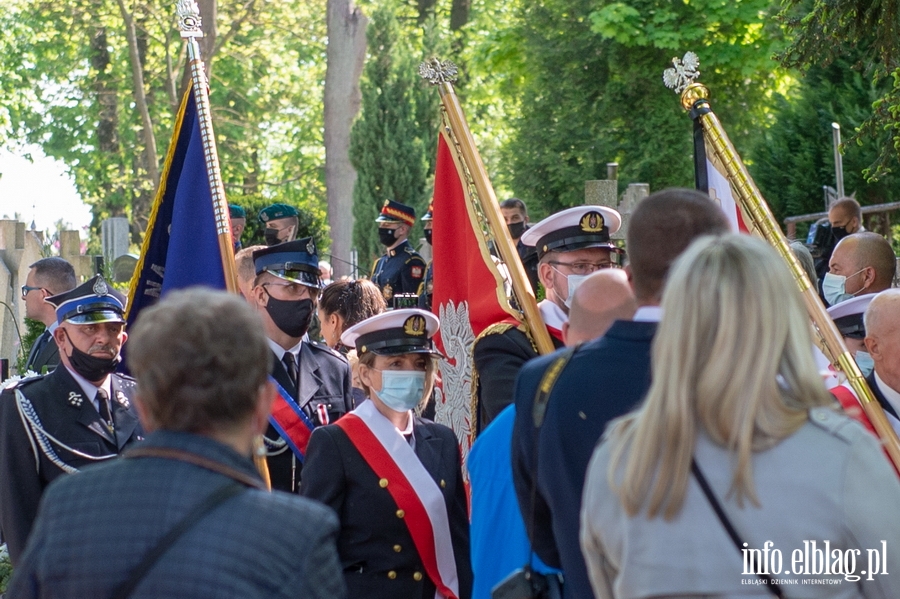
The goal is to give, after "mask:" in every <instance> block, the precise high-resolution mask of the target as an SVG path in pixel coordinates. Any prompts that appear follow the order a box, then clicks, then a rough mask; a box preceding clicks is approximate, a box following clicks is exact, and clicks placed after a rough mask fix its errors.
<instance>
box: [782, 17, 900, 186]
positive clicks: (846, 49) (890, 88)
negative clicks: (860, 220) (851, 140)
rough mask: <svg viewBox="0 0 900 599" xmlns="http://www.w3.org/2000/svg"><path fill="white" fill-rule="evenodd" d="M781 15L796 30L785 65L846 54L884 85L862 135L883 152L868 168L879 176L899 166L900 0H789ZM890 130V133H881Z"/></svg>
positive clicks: (821, 61)
mask: <svg viewBox="0 0 900 599" xmlns="http://www.w3.org/2000/svg"><path fill="white" fill-rule="evenodd" d="M780 16H781V18H782V19H783V20H784V22H785V23H786V24H787V27H788V28H789V29H790V31H791V32H792V33H793V34H794V39H793V40H792V43H791V45H790V46H789V47H788V48H787V50H786V51H785V52H784V53H783V54H782V56H781V59H782V60H783V62H784V64H786V65H787V66H792V67H800V68H804V69H805V68H810V67H813V66H827V65H829V64H831V62H832V61H834V60H835V59H838V58H842V57H846V56H848V55H852V56H854V57H855V58H856V59H857V60H856V61H855V62H854V63H853V64H851V65H846V64H845V66H851V67H852V68H854V69H856V70H858V71H860V72H861V73H864V76H865V77H866V78H871V79H873V80H874V81H875V83H876V85H877V87H878V88H879V89H880V94H879V96H878V97H877V98H876V99H875V100H874V101H873V103H872V111H871V113H870V114H869V116H868V118H866V120H865V121H864V122H862V123H861V124H860V127H859V133H860V134H861V135H863V136H868V137H870V138H874V139H875V140H877V141H876V143H877V144H878V148H879V153H878V155H877V156H876V159H875V160H874V161H873V163H872V164H871V165H870V166H869V168H868V169H866V174H867V175H868V176H870V177H878V176H881V175H884V174H886V173H888V172H890V171H891V169H893V168H896V166H897V161H898V159H900V0H881V1H879V2H868V1H866V0H843V1H841V2H835V1H834V0H786V1H785V2H784V9H783V10H782V12H781V15H780ZM884 131H887V132H888V134H889V135H888V136H886V137H885V136H883V135H882V132H884Z"/></svg>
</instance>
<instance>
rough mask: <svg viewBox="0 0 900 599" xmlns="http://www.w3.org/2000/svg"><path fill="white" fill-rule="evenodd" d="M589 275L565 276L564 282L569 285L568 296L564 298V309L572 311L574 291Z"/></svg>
mask: <svg viewBox="0 0 900 599" xmlns="http://www.w3.org/2000/svg"><path fill="white" fill-rule="evenodd" d="M589 276H590V275H566V282H567V283H568V285H569V295H568V296H567V297H566V301H565V302H564V303H565V304H566V308H568V309H570V310H571V309H572V298H573V297H575V290H576V289H578V287H579V286H580V285H581V284H582V283H584V280H585V279H586V278H588V277H589Z"/></svg>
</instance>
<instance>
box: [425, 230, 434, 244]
mask: <svg viewBox="0 0 900 599" xmlns="http://www.w3.org/2000/svg"><path fill="white" fill-rule="evenodd" d="M432 231H434V229H425V241H427V242H428V245H434V244H433V243H432V242H431V232H432Z"/></svg>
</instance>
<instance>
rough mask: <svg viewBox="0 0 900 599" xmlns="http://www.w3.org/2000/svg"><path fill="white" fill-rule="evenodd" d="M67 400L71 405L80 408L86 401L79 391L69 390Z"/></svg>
mask: <svg viewBox="0 0 900 599" xmlns="http://www.w3.org/2000/svg"><path fill="white" fill-rule="evenodd" d="M66 401H68V402H69V405H70V406H74V407H76V408H80V407H81V404H82V403H84V397H82V396H81V394H80V393H78V392H77V391H69V398H68V399H67V400H66Z"/></svg>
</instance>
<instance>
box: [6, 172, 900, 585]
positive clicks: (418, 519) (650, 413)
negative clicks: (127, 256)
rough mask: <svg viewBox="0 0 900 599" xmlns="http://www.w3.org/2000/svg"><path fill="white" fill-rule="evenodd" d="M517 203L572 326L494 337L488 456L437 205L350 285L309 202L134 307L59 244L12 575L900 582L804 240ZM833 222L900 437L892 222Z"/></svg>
mask: <svg viewBox="0 0 900 599" xmlns="http://www.w3.org/2000/svg"><path fill="white" fill-rule="evenodd" d="M500 210H501V213H502V215H503V217H504V219H505V221H506V224H507V227H508V234H509V237H510V239H511V240H512V241H513V243H514V244H515V246H516V248H517V252H518V255H519V258H520V259H521V261H522V263H523V266H524V267H525V272H526V274H527V275H528V277H527V278H528V281H527V283H528V284H529V285H532V286H533V288H534V289H533V290H534V291H538V290H540V294H541V297H542V298H543V299H542V300H541V301H540V302H539V304H538V310H539V313H540V315H541V319H542V321H543V326H545V327H546V329H547V332H548V334H549V335H550V338H551V339H552V341H553V344H554V345H555V347H556V348H557V349H556V351H554V352H553V353H550V354H546V355H539V352H538V350H537V346H536V344H535V342H534V334H533V331H531V330H529V329H528V327H527V326H526V325H524V324H523V323H522V322H519V321H517V320H516V319H514V318H509V319H507V320H504V321H500V322H496V323H493V324H492V325H490V326H488V327H487V328H486V329H485V330H484V331H483V332H481V334H480V335H478V337H477V339H476V340H475V342H474V343H472V344H471V347H469V353H470V354H469V355H470V359H471V361H472V365H473V373H472V377H471V378H472V381H473V389H472V397H473V406H472V411H471V413H470V415H469V417H470V419H471V424H472V429H473V430H474V434H475V441H474V444H473V445H472V447H471V451H470V452H469V453H468V458H467V460H466V463H465V464H463V463H462V459H461V455H462V454H461V450H460V446H459V437H458V435H457V432H455V431H453V430H450V429H449V428H448V427H446V426H443V425H441V424H436V423H434V422H432V421H431V420H429V419H428V418H427V415H429V414H433V413H434V406H433V402H434V401H441V399H440V398H441V395H440V394H438V393H436V392H435V387H436V384H437V382H438V381H439V380H440V370H441V362H442V360H445V359H447V358H446V356H442V355H441V353H440V352H439V351H438V349H437V347H436V345H435V343H434V336H435V334H436V333H438V331H439V329H440V324H441V323H440V322H439V319H438V317H437V316H436V314H438V313H439V306H437V305H435V302H434V300H435V294H434V283H435V281H436V280H437V281H438V282H440V277H441V273H440V272H433V268H432V264H431V263H426V261H425V260H424V259H423V258H422V257H421V256H420V254H419V253H418V252H417V251H416V250H415V248H414V247H413V244H412V243H411V242H410V240H409V233H410V230H411V228H412V227H413V225H414V224H415V222H416V213H415V210H413V209H412V208H411V207H409V206H405V205H403V204H401V203H399V202H396V201H393V200H386V201H385V203H384V206H383V207H382V209H381V212H380V214H379V216H378V218H377V220H376V223H375V226H377V228H378V233H379V240H380V242H381V244H382V245H383V246H384V248H385V250H384V254H383V255H382V256H381V257H380V258H378V260H376V262H375V264H374V265H373V268H372V271H371V272H370V273H369V276H368V277H366V278H360V279H358V280H350V279H346V278H345V279H339V280H337V281H333V282H332V281H330V279H331V272H330V265H328V264H327V263H323V262H320V259H319V253H318V250H317V248H316V246H315V242H314V240H313V238H312V237H306V238H302V239H296V236H297V233H298V218H297V216H298V213H297V211H296V209H294V208H293V207H291V206H286V205H283V204H276V205H273V206H270V207H268V208H266V209H264V210H262V211H261V212H260V215H259V219H260V222H261V223H263V225H264V226H265V233H266V235H265V239H266V244H267V245H265V246H252V247H248V248H242V247H241V242H240V235H241V232H242V231H243V226H244V224H245V218H246V214H245V212H244V211H243V210H242V209H240V208H239V207H232V212H231V217H232V232H233V242H234V249H235V252H236V271H237V276H238V282H239V287H240V291H241V294H240V295H229V294H226V293H223V292H217V291H212V290H208V289H199V288H195V289H189V290H185V291H177V292H172V293H170V294H168V295H166V296H165V297H163V298H162V299H161V300H160V301H159V302H158V303H157V304H156V305H155V306H153V307H151V308H148V309H146V310H144V311H143V312H142V313H141V314H140V316H139V317H138V320H137V322H136V324H135V325H134V326H133V327H130V330H128V331H126V330H125V318H124V316H125V313H126V310H125V303H126V300H125V298H124V297H123V296H122V295H121V294H120V293H118V292H117V291H116V290H115V289H114V288H112V287H111V286H110V285H108V284H107V283H106V281H104V279H103V278H102V277H101V276H99V275H98V276H95V277H93V278H92V279H90V280H89V281H87V282H84V283H82V284H80V285H79V284H77V281H76V279H75V276H74V271H73V269H72V267H71V265H69V264H68V263H67V262H66V261H65V260H62V259H60V258H45V259H42V260H39V261H38V262H36V263H34V264H33V265H32V266H31V269H30V271H29V273H28V277H27V279H26V281H25V284H24V285H22V287H21V293H22V299H23V301H24V302H25V307H26V315H27V316H28V317H29V318H32V319H34V320H38V321H40V322H42V323H43V324H45V325H46V327H47V330H46V332H45V333H44V334H43V335H42V336H41V337H39V338H38V339H37V340H36V342H35V343H34V345H33V347H32V348H31V350H30V353H29V355H28V360H27V364H26V369H27V371H28V372H27V373H26V375H25V376H24V377H21V378H15V379H11V380H10V381H7V382H6V383H5V385H4V390H3V392H2V395H0V531H2V537H3V540H4V542H5V543H6V544H7V547H8V551H9V556H10V558H11V560H12V564H13V566H14V576H13V579H12V582H11V585H10V587H9V590H8V591H7V597H9V598H19V597H23V598H25V597H48V598H49V597H73V598H74V597H104V598H105V597H115V598H124V597H148V598H149V597H185V598H187V597H260V598H262V597H322V598H339V597H344V596H346V597H351V598H356V597H384V598H385V599H387V598H391V599H393V598H416V599H419V598H422V599H426V598H427V599H430V598H432V597H450V598H459V599H468V598H469V597H475V598H479V599H486V598H488V597H493V598H495V599H525V598H529V597H535V598H538V597H544V598H548V599H551V598H563V597H565V598H572V599H574V598H585V599H588V598H592V597H597V598H598V599H599V598H604V599H606V598H617V599H639V598H662V597H681V598H687V597H710V598H714V597H715V598H718V597H765V596H769V595H773V596H779V597H797V598H800V597H835V598H844V597H846V598H852V597H866V598H886V599H896V598H897V597H900V559H898V557H897V556H898V555H900V553H898V552H900V520H898V519H897V518H895V517H893V515H892V512H893V509H895V507H896V505H898V504H900V481H898V477H897V468H896V466H897V464H896V463H893V464H892V462H891V459H890V451H885V446H886V445H887V444H889V443H890V440H889V439H885V432H884V430H880V429H879V427H878V426H875V425H874V424H873V416H872V414H873V411H872V410H871V409H867V410H862V409H861V408H860V401H859V399H858V395H859V393H858V388H854V385H851V384H850V383H849V381H848V380H847V376H846V375H845V374H844V373H842V372H840V371H839V370H835V369H834V368H833V367H831V366H830V365H829V364H828V361H827V360H826V359H825V358H824V354H823V353H822V352H821V351H820V350H819V349H817V348H816V347H815V345H814V340H813V338H812V336H811V334H810V326H809V322H810V321H809V317H808V315H807V311H806V307H805V306H804V305H803V302H802V301H801V297H800V294H799V293H798V292H797V289H798V286H797V281H796V280H794V279H793V277H792V274H791V271H790V270H789V269H788V268H787V267H786V266H785V265H784V262H783V260H782V258H781V257H780V256H779V255H778V254H777V253H776V252H775V251H774V250H773V249H771V248H770V247H769V246H768V245H767V244H765V243H764V242H762V241H759V240H756V239H753V238H751V237H749V236H746V235H738V234H733V233H731V232H730V230H729V223H728V220H727V219H726V217H725V215H724V213H723V212H722V211H721V209H720V208H719V207H718V205H717V204H716V203H715V202H713V201H711V200H710V198H709V197H708V196H706V195H704V194H702V193H700V192H697V191H693V190H687V189H669V190H664V191H661V192H657V193H655V194H652V195H651V196H649V197H647V198H645V199H644V200H642V201H641V202H640V203H639V204H638V206H637V208H635V210H634V211H633V212H632V213H631V215H630V218H629V221H628V226H627V231H625V237H626V239H625V243H624V247H623V245H622V244H621V243H617V242H616V241H615V240H614V239H613V237H612V235H613V234H615V233H616V232H617V231H618V230H619V229H620V227H622V222H623V219H622V217H621V216H620V214H619V213H618V212H617V211H616V210H614V209H611V208H607V207H604V206H593V205H584V206H576V207H572V208H568V209H566V210H562V211H560V212H558V213H555V214H552V215H550V216H548V217H547V218H545V219H543V220H541V221H540V222H538V223H535V224H531V223H529V221H528V213H527V209H526V207H525V204H524V202H522V201H521V200H518V199H515V198H513V199H510V200H507V201H505V202H502V203H501V204H500ZM434 216H435V214H434V211H433V209H432V208H431V207H429V209H428V211H427V213H426V214H425V215H424V217H422V218H421V221H422V222H423V224H424V226H425V237H426V243H429V244H430V243H431V232H432V230H433V228H434V227H440V226H441V224H440V222H437V221H435V218H434ZM823 228H824V229H829V228H830V238H829V239H830V240H831V244H830V245H829V246H828V248H827V251H825V252H817V258H818V263H816V261H815V260H814V259H813V258H812V256H811V255H809V253H808V252H807V248H806V247H805V246H803V245H802V244H800V245H799V246H797V247H795V251H797V252H798V259H799V260H800V263H801V264H803V265H804V268H805V269H806V272H807V275H808V277H809V280H810V281H811V283H812V285H815V286H816V289H819V290H820V292H821V295H822V298H823V300H824V301H825V302H826V304H828V305H829V306H830V307H829V315H830V316H831V317H832V318H833V319H834V322H835V324H836V326H837V328H838V330H839V331H840V334H841V335H842V336H843V338H844V341H845V344H846V346H847V347H848V348H849V350H850V353H849V356H850V359H853V360H855V362H856V363H857V364H858V366H859V368H860V370H861V371H862V374H863V376H865V379H866V381H867V384H868V385H869V387H870V388H871V390H872V394H873V396H874V398H875V400H876V403H877V404H878V406H877V407H878V410H877V411H878V413H881V412H883V414H884V417H885V418H886V422H887V423H888V425H889V427H890V428H891V429H892V430H894V431H896V432H900V417H898V411H900V290H897V289H894V288H893V281H894V278H895V274H896V266H895V264H896V259H895V256H894V253H893V250H892V249H891V244H890V243H889V242H888V241H887V240H886V239H885V238H884V237H882V236H880V235H877V234H875V233H870V232H867V231H865V230H864V228H863V227H862V216H861V213H860V211H859V205H858V204H857V203H856V202H855V200H852V199H849V198H845V199H841V200H839V201H838V202H836V203H835V204H834V205H833V206H832V208H831V210H830V211H829V216H828V223H823ZM819 249H821V248H819ZM823 262H824V264H825V267H824V269H823V267H822V264H823ZM819 279H821V281H820V280H819ZM326 281H328V283H327V284H325V282H326ZM123 350H125V351H123ZM123 355H124V356H126V357H127V367H128V370H129V371H130V373H131V374H130V375H126V374H122V373H121V372H120V371H121V362H122V357H123ZM651 374H652V376H651ZM132 376H133V377H134V378H132ZM875 424H877V423H875ZM882 428H883V427H882ZM879 435H881V437H879ZM69 475H75V476H69ZM268 489H272V491H269V490H268ZM798 551H799V554H798V553H797V552H798ZM816 551H819V553H816ZM810 554H811V555H812V563H810V557H809V556H810ZM776 555H777V556H778V560H777V561H776ZM798 555H799V557H798ZM816 556H823V557H821V558H819V561H818V562H816ZM851 558H852V559H851ZM817 564H818V565H817ZM823 564H825V566H823Z"/></svg>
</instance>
